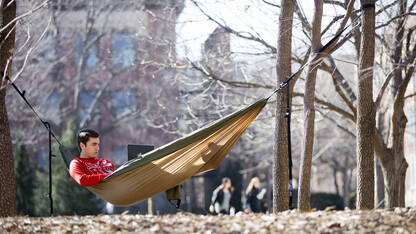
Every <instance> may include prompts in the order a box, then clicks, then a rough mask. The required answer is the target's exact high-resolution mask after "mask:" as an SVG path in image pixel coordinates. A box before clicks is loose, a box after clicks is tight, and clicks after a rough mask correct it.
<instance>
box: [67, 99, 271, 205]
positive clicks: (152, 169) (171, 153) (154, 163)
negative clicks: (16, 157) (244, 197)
mask: <svg viewBox="0 0 416 234" xmlns="http://www.w3.org/2000/svg"><path fill="white" fill-rule="evenodd" d="M266 103H267V99H261V100H259V101H257V102H255V103H253V104H251V105H250V106H248V107H246V108H244V109H241V110H239V111H236V112H234V113H232V114H230V115H228V116H226V117H224V118H221V119H219V120H217V121H215V122H214V123H211V124H209V125H208V126H206V127H203V128H201V129H199V130H197V131H195V132H193V133H191V134H189V135H187V136H185V137H183V138H180V139H178V140H176V141H173V142H171V143H169V144H167V145H165V146H162V147H160V148H158V149H155V150H153V151H151V152H149V153H147V154H145V155H143V158H140V159H134V160H131V161H129V162H127V163H125V164H124V165H122V166H121V167H120V168H118V169H117V170H116V171H115V172H113V173H112V174H111V175H109V176H107V177H106V178H105V179H104V180H103V181H101V182H100V183H98V184H97V185H94V186H89V187H86V188H87V189H89V190H90V191H91V192H93V193H94V194H96V195H97V196H99V197H100V198H102V199H103V200H105V201H107V202H109V203H111V204H113V205H116V206H130V205H133V204H136V203H139V202H141V201H144V200H146V199H147V198H149V197H152V196H154V195H157V194H159V193H161V192H164V191H166V190H169V189H172V188H175V187H176V186H178V185H179V184H181V183H183V182H184V181H185V180H187V179H189V178H190V177H192V176H193V175H196V174H199V173H203V172H206V171H209V170H213V169H215V168H217V167H218V166H219V165H220V163H221V162H222V161H223V159H224V158H225V157H226V155H227V154H228V152H230V150H231V148H232V147H233V146H234V144H235V143H236V142H237V140H238V139H239V138H240V137H241V135H242V134H243V132H244V131H245V130H246V129H247V127H248V126H249V125H250V124H251V122H252V121H253V120H254V119H255V118H256V116H257V115H258V114H259V112H260V111H261V110H262V109H263V107H264V105H266ZM61 154H62V156H63V158H64V160H65V162H66V163H67V165H69V162H70V160H72V159H71V158H69V157H70V156H69V155H68V152H67V151H66V150H65V149H64V148H62V149H61ZM71 157H74V155H73V154H71Z"/></svg>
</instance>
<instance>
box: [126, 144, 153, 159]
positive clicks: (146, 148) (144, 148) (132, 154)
mask: <svg viewBox="0 0 416 234" xmlns="http://www.w3.org/2000/svg"><path fill="white" fill-rule="evenodd" d="M154 149H155V147H154V146H153V145H135V144H128V145H127V157H128V160H129V161H130V160H132V159H135V158H138V157H139V158H140V157H141V156H142V155H144V154H145V153H147V152H150V151H152V150H154Z"/></svg>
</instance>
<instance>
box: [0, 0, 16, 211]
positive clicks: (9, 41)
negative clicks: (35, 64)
mask: <svg viewBox="0 0 416 234" xmlns="http://www.w3.org/2000/svg"><path fill="white" fill-rule="evenodd" d="M2 6H5V7H4V8H3V9H0V28H3V27H4V26H6V25H7V24H8V23H9V22H11V21H12V20H13V19H14V18H15V17H16V1H13V0H6V1H4V3H3V4H2ZM14 26H15V24H14V23H13V24H11V25H10V26H8V27H7V28H5V29H4V30H3V31H2V32H1V33H0V41H1V43H0V69H1V71H2V72H4V73H5V74H7V75H9V76H10V71H11V65H12V62H11V58H12V56H13V50H14V38H15V30H14ZM9 59H10V60H9ZM0 80H1V85H2V86H3V85H4V84H7V81H6V80H4V78H3V77H0ZM0 123H1V124H0V162H1V163H0V216H2V217H5V216H14V215H16V186H15V180H14V157H13V149H12V141H11V137H10V127H9V119H8V115H7V109H6V88H1V89H0Z"/></svg>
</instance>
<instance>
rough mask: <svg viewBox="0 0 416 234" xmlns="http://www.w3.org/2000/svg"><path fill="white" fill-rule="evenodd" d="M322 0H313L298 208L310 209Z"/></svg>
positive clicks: (304, 100) (304, 101)
mask: <svg viewBox="0 0 416 234" xmlns="http://www.w3.org/2000/svg"><path fill="white" fill-rule="evenodd" d="M322 13H323V1H322V0H315V13H314V18H313V22H312V56H311V60H310V63H309V65H308V67H307V69H306V82H305V97H304V99H303V114H304V129H303V143H302V152H301V162H300V172H299V190H298V191H299V192H298V209H299V210H309V209H310V199H311V193H310V181H311V167H312V152H313V138H314V130H315V107H314V106H315V84H316V74H317V71H318V65H319V64H318V63H319V62H320V60H314V58H315V56H314V55H315V54H316V53H317V52H318V50H319V49H320V48H321V22H322Z"/></svg>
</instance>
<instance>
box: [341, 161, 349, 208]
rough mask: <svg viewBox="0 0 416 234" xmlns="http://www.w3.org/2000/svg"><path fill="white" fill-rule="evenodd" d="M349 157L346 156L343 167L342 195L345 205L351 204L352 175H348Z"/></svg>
mask: <svg viewBox="0 0 416 234" xmlns="http://www.w3.org/2000/svg"><path fill="white" fill-rule="evenodd" d="M348 168H349V158H348V156H346V157H345V161H344V166H343V167H342V195H343V201H344V207H349V205H350V183H351V180H350V176H349V175H348Z"/></svg>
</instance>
